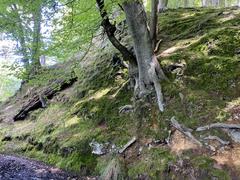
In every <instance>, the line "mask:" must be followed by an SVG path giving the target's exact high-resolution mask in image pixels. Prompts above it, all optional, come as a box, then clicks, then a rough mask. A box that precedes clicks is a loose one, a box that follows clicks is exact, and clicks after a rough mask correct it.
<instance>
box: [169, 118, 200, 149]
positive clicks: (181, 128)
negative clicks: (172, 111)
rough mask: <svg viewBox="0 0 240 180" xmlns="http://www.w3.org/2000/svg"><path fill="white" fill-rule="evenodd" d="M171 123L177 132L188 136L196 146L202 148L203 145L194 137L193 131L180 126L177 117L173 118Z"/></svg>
mask: <svg viewBox="0 0 240 180" xmlns="http://www.w3.org/2000/svg"><path fill="white" fill-rule="evenodd" d="M171 123H172V126H173V127H175V128H176V129H177V130H179V131H180V132H181V133H183V134H184V135H185V136H187V137H188V138H189V139H190V140H191V141H192V142H194V143H195V144H197V145H199V146H202V143H201V142H200V141H199V140H197V139H196V138H195V137H194V136H193V135H192V133H191V131H192V130H191V129H188V128H186V127H184V126H183V125H181V124H179V122H178V121H177V120H176V119H175V117H172V118H171Z"/></svg>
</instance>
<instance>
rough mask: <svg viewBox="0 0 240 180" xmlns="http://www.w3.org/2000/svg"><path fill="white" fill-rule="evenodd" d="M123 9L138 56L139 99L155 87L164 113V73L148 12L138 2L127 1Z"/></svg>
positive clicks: (159, 104)
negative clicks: (149, 23) (154, 51)
mask: <svg viewBox="0 0 240 180" xmlns="http://www.w3.org/2000/svg"><path fill="white" fill-rule="evenodd" d="M123 9H124V11H125V13H126V19H127V23H128V28H129V31H130V33H131V35H132V38H133V41H134V50H135V53H136V56H137V63H138V72H139V90H140V91H139V97H144V96H146V95H148V94H149V92H150V91H151V89H152V87H154V89H155V91H156V94H157V99H158V106H159V109H160V111H163V110H164V108H163V96H162V90H161V85H160V83H159V76H158V75H160V76H161V75H162V74H161V73H162V71H161V68H160V65H159V63H158V61H157V59H156V56H155V55H154V53H153V48H152V40H151V36H150V32H149V30H148V26H147V15H146V12H145V10H144V7H143V5H142V3H140V2H138V1H125V2H124V3H123Z"/></svg>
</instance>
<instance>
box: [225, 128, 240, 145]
mask: <svg viewBox="0 0 240 180" xmlns="http://www.w3.org/2000/svg"><path fill="white" fill-rule="evenodd" d="M227 132H228V135H229V136H230V137H231V138H232V140H233V141H234V142H236V143H240V131H239V130H237V129H230V130H228V131H227Z"/></svg>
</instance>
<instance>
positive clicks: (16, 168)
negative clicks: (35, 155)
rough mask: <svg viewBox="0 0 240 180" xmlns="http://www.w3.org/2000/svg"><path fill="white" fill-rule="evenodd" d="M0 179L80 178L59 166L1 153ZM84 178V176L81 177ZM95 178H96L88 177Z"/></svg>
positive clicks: (64, 179)
mask: <svg viewBox="0 0 240 180" xmlns="http://www.w3.org/2000/svg"><path fill="white" fill-rule="evenodd" d="M0 179H8V180H13V179H18V180H25V179H29V180H38V179H41V180H44V179H46V180H47V179H55V180H61V179H62V180H67V179H69V180H70V179H79V178H78V177H75V176H73V175H72V174H69V173H67V172H64V171H62V170H60V169H58V168H55V167H51V166H47V165H44V164H43V163H40V162H38V161H33V160H30V159H26V158H21V157H16V156H7V155H0ZM81 179H84V178H81ZM86 179H94V178H86Z"/></svg>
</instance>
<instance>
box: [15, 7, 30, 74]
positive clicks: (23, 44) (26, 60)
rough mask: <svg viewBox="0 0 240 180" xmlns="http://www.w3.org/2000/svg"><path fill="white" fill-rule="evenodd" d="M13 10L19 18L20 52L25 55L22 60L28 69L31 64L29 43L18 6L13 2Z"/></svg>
mask: <svg viewBox="0 0 240 180" xmlns="http://www.w3.org/2000/svg"><path fill="white" fill-rule="evenodd" d="M11 9H12V11H14V12H15V15H16V18H17V26H18V31H19V32H18V33H16V34H18V37H17V39H18V40H19V43H20V53H21V55H22V56H23V59H22V62H23V64H24V67H25V68H26V69H27V68H28V66H29V58H28V53H27V45H26V41H25V34H24V30H23V25H22V19H21V17H20V15H19V12H18V8H17V5H16V4H13V5H12V6H11Z"/></svg>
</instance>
